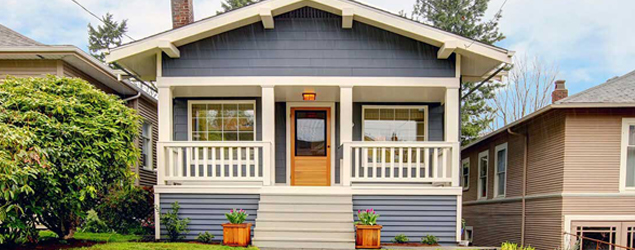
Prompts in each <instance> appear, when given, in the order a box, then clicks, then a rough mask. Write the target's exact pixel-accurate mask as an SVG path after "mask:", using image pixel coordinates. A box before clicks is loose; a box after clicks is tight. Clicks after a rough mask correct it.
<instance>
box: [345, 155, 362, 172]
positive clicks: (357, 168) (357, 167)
mask: <svg viewBox="0 0 635 250" xmlns="http://www.w3.org/2000/svg"><path fill="white" fill-rule="evenodd" d="M354 149H355V178H359V171H360V169H359V158H361V157H362V156H361V155H359V152H360V150H359V148H354ZM344 160H346V159H344Z"/></svg>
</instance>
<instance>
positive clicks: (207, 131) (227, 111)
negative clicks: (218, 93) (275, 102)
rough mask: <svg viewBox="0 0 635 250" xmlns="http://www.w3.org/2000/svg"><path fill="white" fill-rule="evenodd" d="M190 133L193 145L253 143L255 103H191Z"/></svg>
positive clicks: (254, 135) (254, 136)
mask: <svg viewBox="0 0 635 250" xmlns="http://www.w3.org/2000/svg"><path fill="white" fill-rule="evenodd" d="M189 104H190V105H189V112H188V114H189V115H188V116H189V119H188V120H189V130H190V139H191V140H193V141H254V140H255V139H256V110H255V107H256V103H255V102H254V101H190V102H189Z"/></svg>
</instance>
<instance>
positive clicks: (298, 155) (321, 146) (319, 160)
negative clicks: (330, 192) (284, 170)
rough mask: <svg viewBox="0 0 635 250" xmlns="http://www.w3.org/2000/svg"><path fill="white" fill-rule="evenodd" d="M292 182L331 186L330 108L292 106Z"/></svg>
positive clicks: (300, 184) (304, 184) (294, 183)
mask: <svg viewBox="0 0 635 250" xmlns="http://www.w3.org/2000/svg"><path fill="white" fill-rule="evenodd" d="M290 129H291V185H292V186H330V185H331V109H330V108H321V107H320V108H318V107H310V108H291V128H290Z"/></svg>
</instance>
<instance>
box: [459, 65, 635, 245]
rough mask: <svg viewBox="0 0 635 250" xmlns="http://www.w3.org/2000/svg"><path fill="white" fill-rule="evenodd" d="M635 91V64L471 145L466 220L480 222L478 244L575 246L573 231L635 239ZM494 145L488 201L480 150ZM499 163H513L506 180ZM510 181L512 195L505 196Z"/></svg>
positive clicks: (616, 240) (624, 241) (465, 153)
mask: <svg viewBox="0 0 635 250" xmlns="http://www.w3.org/2000/svg"><path fill="white" fill-rule="evenodd" d="M556 91H559V89H556ZM633 92H635V72H631V73H629V74H627V75H624V76H622V77H619V78H614V79H611V80H609V81H608V82H606V83H604V84H602V85H599V86H597V87H595V88H592V89H589V90H586V91H584V92H581V93H579V94H577V95H573V96H571V97H568V98H564V99H562V100H557V99H556V100H554V101H555V102H554V104H552V105H550V106H547V107H545V108H543V109H541V110H539V111H537V112H535V113H533V114H530V115H528V116H527V117H525V118H523V119H521V120H519V121H516V122H514V123H512V124H510V125H508V126H506V127H504V128H502V129H499V130H498V131H495V132H493V133H491V134H489V135H487V136H485V137H484V138H482V139H480V140H479V141H476V142H474V143H472V144H470V145H468V146H466V147H464V148H463V149H462V152H461V158H462V159H463V162H469V167H468V168H469V174H468V176H469V188H464V194H463V218H464V219H465V220H466V223H467V226H468V228H469V229H472V228H473V231H472V232H468V233H471V237H472V238H473V245H476V246H497V245H500V244H501V243H502V242H505V241H510V242H516V243H519V244H524V245H531V246H534V247H536V248H537V249H555V248H559V247H560V248H568V247H571V246H572V245H573V244H575V243H576V240H575V239H577V238H576V237H574V236H569V235H567V234H565V233H571V234H575V235H582V236H586V237H591V238H596V239H598V240H602V241H606V242H610V243H613V244H617V245H621V246H627V247H633V246H635V239H634V238H635V235H634V231H635V192H633V188H634V187H635V185H634V184H633V183H632V182H633V181H631V180H632V179H633V178H635V162H633V160H635V151H632V150H631V151H628V150H627V148H628V145H630V144H635V140H633V139H630V140H629V138H635V122H633V120H629V119H632V118H635V95H634V94H633ZM554 96H559V95H556V94H554ZM560 96H562V95H560ZM564 97H566V95H564ZM629 136H630V137H629ZM504 144H506V145H507V146H506V148H505V149H504V151H503V152H497V148H498V149H499V150H498V151H500V150H501V147H500V146H499V145H504ZM485 151H486V152H488V155H489V159H488V161H487V162H488V164H487V169H488V170H487V181H486V184H487V185H486V186H487V193H488V195H487V198H480V199H479V198H478V197H479V195H478V192H479V191H480V190H481V189H480V188H479V183H478V181H479V180H480V178H481V177H482V175H479V165H478V164H479V155H481V156H483V153H482V152H485ZM503 155H505V156H503ZM498 162H501V163H498ZM463 169H466V166H464V168H463ZM497 169H505V172H504V174H501V175H499V176H500V177H498V179H497V173H499V172H500V171H497ZM464 172H467V171H464ZM631 175H634V176H631ZM500 179H504V181H502V182H504V185H503V186H502V187H498V188H504V194H499V195H498V196H496V194H497V191H499V190H496V188H497V187H496V186H494V185H495V183H498V182H497V181H499V180H500ZM464 180H465V177H464ZM464 182H465V181H464ZM483 185H484V184H481V186H483ZM464 186H465V184H464ZM611 235H613V236H611ZM608 236H611V237H608ZM580 244H581V245H580V247H581V248H580V249H595V248H596V245H595V244H596V243H595V242H592V241H588V240H587V241H584V240H583V241H582V242H580ZM604 247H606V245H604Z"/></svg>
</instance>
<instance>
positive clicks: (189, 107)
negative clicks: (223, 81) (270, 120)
mask: <svg viewBox="0 0 635 250" xmlns="http://www.w3.org/2000/svg"><path fill="white" fill-rule="evenodd" d="M192 104H253V105H254V141H256V138H257V134H256V133H257V132H258V124H257V122H258V118H257V117H258V114H257V113H256V111H257V110H258V108H257V107H256V100H188V101H187V140H188V141H192Z"/></svg>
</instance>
